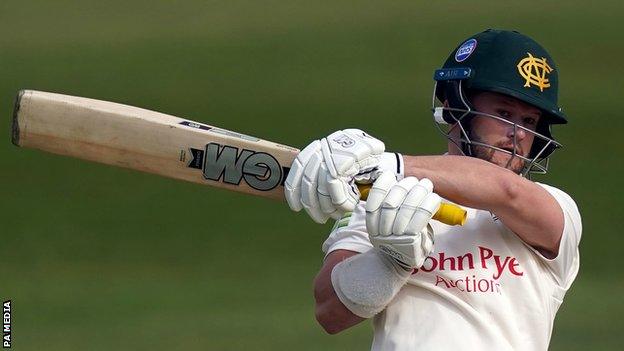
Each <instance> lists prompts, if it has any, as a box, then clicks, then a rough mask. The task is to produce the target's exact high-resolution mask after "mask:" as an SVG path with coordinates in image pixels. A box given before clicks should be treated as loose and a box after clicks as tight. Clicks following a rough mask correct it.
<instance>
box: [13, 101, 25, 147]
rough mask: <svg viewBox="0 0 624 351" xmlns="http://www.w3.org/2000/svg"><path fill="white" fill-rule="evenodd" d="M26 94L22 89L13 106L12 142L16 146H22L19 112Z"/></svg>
mask: <svg viewBox="0 0 624 351" xmlns="http://www.w3.org/2000/svg"><path fill="white" fill-rule="evenodd" d="M24 94H26V90H25V89H22V90H20V91H19V92H18V93H17V96H16V97H15V103H14V104H13V122H12V126H11V142H12V143H13V145H15V146H21V145H20V125H19V119H18V116H19V112H20V107H21V103H22V97H23V96H24Z"/></svg>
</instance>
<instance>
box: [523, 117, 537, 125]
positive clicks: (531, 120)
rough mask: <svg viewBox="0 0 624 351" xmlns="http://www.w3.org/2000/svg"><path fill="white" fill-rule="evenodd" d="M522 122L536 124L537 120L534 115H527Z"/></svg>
mask: <svg viewBox="0 0 624 351" xmlns="http://www.w3.org/2000/svg"><path fill="white" fill-rule="evenodd" d="M522 122H524V124H526V125H529V126H534V125H535V124H537V120H536V119H535V118H533V117H525V118H523V119H522Z"/></svg>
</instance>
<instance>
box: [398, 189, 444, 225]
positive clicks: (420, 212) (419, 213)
mask: <svg viewBox="0 0 624 351" xmlns="http://www.w3.org/2000/svg"><path fill="white" fill-rule="evenodd" d="M441 201H442V200H441V199H440V196H439V195H438V194H436V193H429V194H427V196H425V198H424V199H423V200H422V202H421V203H420V205H418V207H417V208H416V211H414V214H413V215H412V218H411V220H410V222H409V224H408V225H407V227H406V228H405V231H404V233H405V234H416V233H419V232H420V231H421V230H422V229H423V228H424V227H425V226H426V225H427V223H429V221H430V220H431V217H433V215H434V214H435V213H436V212H437V211H438V208H440V202H441Z"/></svg>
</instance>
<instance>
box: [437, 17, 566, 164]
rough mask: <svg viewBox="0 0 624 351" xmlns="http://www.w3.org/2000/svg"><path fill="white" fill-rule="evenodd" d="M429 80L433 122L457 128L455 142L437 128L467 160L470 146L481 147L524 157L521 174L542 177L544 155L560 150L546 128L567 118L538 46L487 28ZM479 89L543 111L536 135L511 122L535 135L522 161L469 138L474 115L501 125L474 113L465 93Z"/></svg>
mask: <svg viewBox="0 0 624 351" xmlns="http://www.w3.org/2000/svg"><path fill="white" fill-rule="evenodd" d="M434 80H435V82H436V85H435V88H434V94H433V107H434V108H433V110H434V118H435V120H436V122H437V123H438V126H439V127H440V125H445V124H447V125H450V127H449V128H458V129H459V130H460V138H459V139H457V138H453V137H452V136H451V133H450V130H446V131H444V130H443V129H442V128H440V130H441V131H442V132H443V133H444V134H445V135H446V136H447V138H449V139H450V140H451V141H453V142H454V143H455V144H456V145H457V146H458V147H459V148H460V150H462V151H463V152H464V154H466V155H468V156H472V146H473V145H480V146H485V147H489V148H492V149H496V150H498V151H501V152H506V153H509V154H512V155H513V157H519V158H521V159H523V161H524V165H525V167H524V169H523V170H522V172H521V173H522V174H523V175H526V174H528V173H530V172H531V173H546V171H547V170H548V157H549V156H550V155H551V154H552V153H553V151H554V150H555V149H557V148H559V147H561V144H559V143H558V142H556V141H555V140H554V138H553V136H552V132H551V125H553V124H565V123H567V119H566V116H565V114H564V113H563V112H562V110H561V108H560V107H559V105H558V103H557V95H558V85H559V77H558V70H557V68H556V65H555V62H554V61H553V59H552V57H551V56H550V54H549V53H548V52H547V51H546V50H545V49H544V48H543V47H542V46H541V45H540V44H538V43H537V42H536V41H534V40H533V39H531V38H529V37H527V36H525V35H523V34H520V33H518V32H516V31H507V30H494V29H488V30H486V31H484V32H481V33H478V34H476V35H473V36H471V37H469V38H468V39H466V40H464V41H463V42H461V44H460V45H459V46H457V47H456V48H455V50H453V51H452V52H451V54H450V55H449V57H448V59H447V60H446V62H445V63H444V66H443V67H442V68H441V69H438V70H436V71H435V73H434ZM478 91H489V92H494V93H500V94H504V95H508V96H511V97H513V98H516V99H519V100H520V101H523V102H525V103H527V104H530V105H532V106H534V107H536V108H538V109H540V110H541V111H542V116H541V118H540V120H539V122H538V125H537V128H536V130H535V131H530V130H528V129H526V128H524V127H522V126H520V125H515V124H514V128H522V129H525V131H527V132H530V133H532V134H534V135H535V137H534V141H533V145H532V147H531V150H530V152H529V154H528V156H527V157H523V156H521V155H516V154H515V151H514V152H509V151H506V150H501V149H499V148H496V147H495V146H492V145H487V144H479V143H477V142H475V141H473V140H471V138H470V122H471V120H472V118H474V117H475V116H477V115H484V116H487V117H492V118H496V119H499V120H501V121H504V119H502V118H501V117H499V116H493V115H487V114H484V113H480V112H478V111H475V109H474V107H473V105H472V104H471V101H470V99H469V95H470V94H469V92H478ZM506 123H509V124H513V123H512V122H509V121H507V122H506ZM510 161H511V160H510Z"/></svg>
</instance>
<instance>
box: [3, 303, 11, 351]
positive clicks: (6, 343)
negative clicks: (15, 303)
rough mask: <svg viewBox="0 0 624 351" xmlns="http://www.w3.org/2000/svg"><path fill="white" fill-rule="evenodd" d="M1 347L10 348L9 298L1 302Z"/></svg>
mask: <svg viewBox="0 0 624 351" xmlns="http://www.w3.org/2000/svg"><path fill="white" fill-rule="evenodd" d="M2 348H3V349H10V348H11V300H7V301H4V302H3V303H2Z"/></svg>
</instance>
